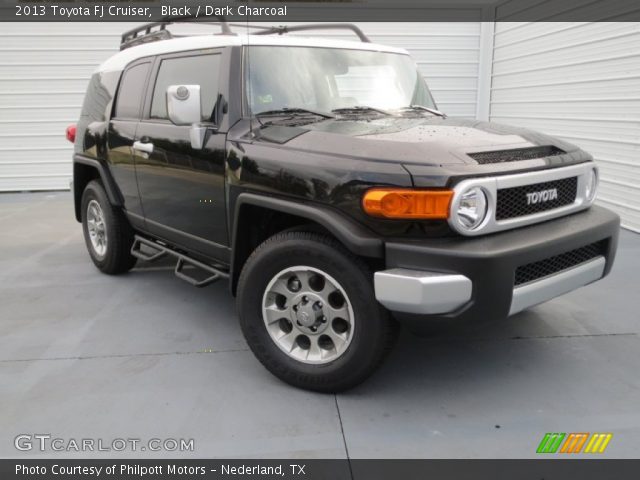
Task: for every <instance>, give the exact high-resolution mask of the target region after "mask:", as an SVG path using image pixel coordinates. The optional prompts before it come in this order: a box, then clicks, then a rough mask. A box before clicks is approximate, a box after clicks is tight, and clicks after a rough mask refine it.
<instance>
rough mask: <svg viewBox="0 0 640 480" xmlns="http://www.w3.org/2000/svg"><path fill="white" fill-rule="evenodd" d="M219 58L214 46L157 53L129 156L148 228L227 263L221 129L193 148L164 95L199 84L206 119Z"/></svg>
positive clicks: (210, 114) (210, 110) (204, 120)
mask: <svg viewBox="0 0 640 480" xmlns="http://www.w3.org/2000/svg"><path fill="white" fill-rule="evenodd" d="M220 59H221V54H220V52H219V51H215V50H213V51H212V50H207V51H206V52H195V53H194V52H185V53H182V54H180V55H175V54H174V55H167V56H164V57H159V58H158V60H157V61H156V64H155V67H154V73H153V74H152V77H151V80H150V82H149V85H150V87H149V88H150V92H149V97H148V100H147V102H146V103H147V105H146V107H145V110H146V111H145V112H144V115H143V119H142V121H141V122H140V124H139V125H138V128H137V132H136V144H135V145H134V155H135V164H136V174H137V179H138V188H139V191H140V199H141V201H142V208H143V211H144V217H145V222H146V228H147V230H148V231H149V232H150V233H152V234H154V235H157V236H159V237H161V238H164V239H166V240H168V241H169V242H175V243H178V244H180V245H181V246H184V247H187V248H189V249H191V250H194V251H196V252H199V253H202V254H204V255H206V256H209V257H213V258H215V259H218V260H220V261H223V262H225V263H227V261H228V257H229V253H228V252H229V250H228V245H229V241H228V236H227V221H226V208H225V186H224V172H225V170H224V165H225V134H223V133H217V132H216V131H215V129H213V128H212V129H210V130H209V131H208V133H207V136H206V139H205V145H204V148H202V149H201V150H197V149H194V148H192V147H191V141H190V137H189V130H190V127H189V126H177V125H174V124H173V123H171V122H170V121H169V119H168V114H167V96H166V92H167V87H169V86H170V85H200V92H201V109H202V124H204V125H206V124H207V123H211V122H212V120H213V112H214V108H215V102H216V100H217V98H218V93H219V92H218V90H219V89H218V85H219V73H220V68H219V66H220ZM211 126H212V127H213V124H212V123H211Z"/></svg>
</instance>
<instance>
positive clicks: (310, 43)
mask: <svg viewBox="0 0 640 480" xmlns="http://www.w3.org/2000/svg"><path fill="white" fill-rule="evenodd" d="M240 45H277V46H285V47H326V48H342V49H349V50H369V51H376V52H389V53H399V54H403V55H409V52H407V51H406V50H405V49H403V48H394V47H389V46H386V45H378V44H375V43H367V42H352V41H345V40H330V39H325V38H318V37H316V38H310V37H299V36H288V35H286V36H280V35H246V34H240V35H198V36H190V37H182V38H174V39H171V40H160V41H156V42H150V43H146V44H143V45H138V46H136V47H130V48H127V49H125V50H123V51H121V52H119V53H116V54H115V55H114V56H112V57H111V58H109V59H108V60H106V61H105V62H103V63H102V64H101V65H100V66H99V67H98V68H97V69H96V72H113V71H120V70H123V69H124V68H125V67H126V66H127V65H128V64H129V63H131V62H132V61H134V60H137V59H138V58H142V57H148V56H152V55H161V54H165V53H173V52H183V51H188V50H200V49H203V48H216V47H229V46H240Z"/></svg>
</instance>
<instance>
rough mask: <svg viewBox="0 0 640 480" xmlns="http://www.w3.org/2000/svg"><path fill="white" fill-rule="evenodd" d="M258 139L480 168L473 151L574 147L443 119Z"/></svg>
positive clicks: (338, 126)
mask: <svg viewBox="0 0 640 480" xmlns="http://www.w3.org/2000/svg"><path fill="white" fill-rule="evenodd" d="M258 138H259V139H261V140H262V141H265V142H271V143H278V144H280V145H281V146H282V147H285V148H287V147H288V148H291V149H299V150H303V151H305V152H310V153H322V154H329V155H331V154H333V155H336V156H348V157H351V158H358V159H362V160H374V161H376V160H377V161H390V162H397V163H402V164H405V165H407V167H408V168H410V166H411V165H420V166H445V165H456V164H457V165H465V164H467V165H469V164H470V165H478V163H479V162H478V161H476V160H474V158H472V157H471V156H469V154H470V153H480V152H494V151H501V150H511V149H527V148H534V147H543V146H544V147H556V148H557V149H561V150H563V151H564V152H567V153H568V152H571V151H575V150H578V148H577V147H576V146H574V145H571V144H568V143H566V142H563V141H560V140H558V139H556V138H553V137H550V136H548V135H544V134H541V133H538V132H535V131H532V130H528V129H524V128H517V127H510V126H506V125H500V124H495V123H489V122H479V121H473V120H462V119H455V118H445V119H443V118H441V117H422V116H420V117H417V118H416V117H383V118H376V119H371V120H366V119H364V118H362V119H357V120H351V119H339V118H337V119H328V120H324V121H321V122H318V123H313V124H311V125H304V126H291V127H290V126H283V125H268V126H265V127H263V128H261V129H260V133H259V137H258Z"/></svg>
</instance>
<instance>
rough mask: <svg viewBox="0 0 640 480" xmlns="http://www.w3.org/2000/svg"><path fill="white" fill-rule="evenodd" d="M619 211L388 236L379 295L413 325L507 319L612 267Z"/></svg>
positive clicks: (379, 274)
mask: <svg viewBox="0 0 640 480" xmlns="http://www.w3.org/2000/svg"><path fill="white" fill-rule="evenodd" d="M619 228H620V219H619V217H618V216H617V215H616V214H614V213H612V212H610V211H609V210H606V209H604V208H601V207H596V206H594V207H591V208H590V209H589V210H587V211H584V212H580V213H576V214H573V215H569V216H566V217H562V218H559V219H556V220H551V221H548V222H544V223H541V224H537V225H533V226H530V227H525V228H519V229H516V230H511V231H508V232H503V233H497V234H493V235H487V236H484V237H477V238H464V237H455V238H439V239H430V240H424V241H419V242H418V241H415V242H402V243H399V242H388V243H387V244H386V246H385V250H386V267H387V270H384V271H380V272H376V274H375V277H374V280H375V292H376V298H377V299H378V301H379V302H380V303H381V304H382V305H384V306H385V307H387V308H388V309H389V310H391V311H392V312H394V313H396V317H397V318H399V319H400V320H405V322H406V323H409V324H410V326H414V327H415V326H416V325H417V326H419V324H420V323H421V322H424V320H425V317H427V318H434V319H436V318H440V319H448V320H453V319H460V320H464V319H469V320H471V319H473V320H474V321H476V320H478V319H492V318H504V317H506V316H508V315H512V314H514V313H517V312H519V311H522V310H524V309H526V308H528V307H530V306H533V305H537V304H539V303H542V302H545V301H547V300H550V299H552V298H554V297H556V296H558V295H562V294H564V293H567V292H570V291H572V290H574V289H576V288H579V287H581V286H583V285H587V284H589V283H591V282H594V281H596V280H598V279H600V278H602V277H604V276H605V275H607V274H608V273H609V271H610V270H611V266H612V264H613V260H614V256H615V252H616V247H617V243H618V230H619ZM591 244H598V246H599V247H598V248H599V251H598V252H599V253H598V255H596V256H593V257H592V258H589V259H588V260H587V261H584V262H580V263H578V264H576V265H572V266H571V267H569V268H566V269H562V270H559V271H556V272H554V273H552V274H548V275H541V276H540V277H539V278H536V279H535V280H532V281H528V282H525V283H519V284H518V285H516V284H515V283H516V270H517V269H518V267H521V266H526V265H529V264H536V262H541V261H545V260H546V259H553V258H555V257H557V256H561V255H563V254H566V253H567V252H571V251H574V250H576V249H581V248H582V247H585V246H588V245H591Z"/></svg>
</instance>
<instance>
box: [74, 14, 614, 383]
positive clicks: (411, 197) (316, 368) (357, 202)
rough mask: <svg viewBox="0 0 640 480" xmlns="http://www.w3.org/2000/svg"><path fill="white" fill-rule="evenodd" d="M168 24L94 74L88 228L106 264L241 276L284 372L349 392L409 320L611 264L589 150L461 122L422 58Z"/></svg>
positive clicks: (265, 343)
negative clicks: (434, 93) (167, 261)
mask: <svg viewBox="0 0 640 480" xmlns="http://www.w3.org/2000/svg"><path fill="white" fill-rule="evenodd" d="M167 24H168V23H167V22H162V23H155V24H148V25H144V26H142V27H141V28H137V29H135V30H132V31H130V32H127V33H125V34H124V35H123V38H122V46H121V50H122V51H121V52H120V53H118V54H116V55H115V56H113V57H112V58H110V59H109V60H107V61H106V62H105V63H103V64H102V65H101V66H100V67H99V68H98V69H97V71H96V72H95V73H94V75H93V76H92V78H91V81H90V84H89V87H88V90H87V94H86V98H85V101H84V105H83V107H82V115H81V118H80V120H79V122H78V124H77V127H76V126H71V127H69V128H68V130H67V136H68V137H69V139H70V140H72V141H75V154H74V169H73V174H74V183H73V191H74V199H75V212H76V218H77V219H78V221H81V222H82V225H83V230H84V236H85V240H86V245H87V248H88V250H89V254H90V256H91V259H92V260H93V262H94V263H95V264H96V266H97V267H98V268H99V269H100V270H101V271H103V272H105V273H109V274H117V273H122V272H126V271H128V270H129V269H131V268H132V267H133V266H134V264H135V263H136V260H137V259H142V260H149V261H150V260H155V259H157V258H160V257H170V258H173V259H174V260H175V262H176V267H175V273H176V275H178V276H179V277H181V278H182V279H184V280H187V281H188V282H190V283H192V284H193V285H195V286H198V287H201V286H205V285H208V284H210V283H212V282H214V281H216V280H219V279H227V280H228V281H229V287H230V290H231V293H232V294H233V295H236V296H237V307H238V312H239V316H240V323H241V326H242V330H243V332H244V335H245V338H246V340H247V343H248V344H249V346H250V347H251V349H252V350H253V352H254V353H255V355H256V357H257V358H258V359H259V360H260V361H261V362H262V363H263V364H264V365H265V367H266V368H268V369H269V370H270V371H271V372H272V373H273V374H275V375H276V376H278V377H279V378H281V379H283V380H284V381H286V382H289V383H291V384H293V385H296V386H300V387H303V388H308V389H312V390H318V391H338V390H342V389H346V388H349V387H352V386H354V385H356V384H357V383H359V382H361V381H362V380H364V379H365V378H366V377H367V376H368V375H370V374H371V373H372V371H373V370H374V369H375V368H376V367H377V366H378V365H379V364H380V363H381V361H382V360H383V358H384V356H385V354H386V353H387V352H388V350H389V349H390V347H391V346H392V344H393V341H394V339H395V337H396V334H397V331H398V328H397V325H398V322H402V323H404V324H406V325H408V326H409V327H410V328H411V329H413V330H416V331H420V330H423V329H425V328H428V327H429V326H431V325H433V324H434V323H435V322H440V323H442V322H445V323H450V324H460V323H461V322H464V321H466V320H470V321H472V322H476V323H477V322H480V321H482V320H483V319H495V318H504V317H506V316H508V315H511V314H514V313H517V312H520V311H522V310H524V309H526V308H528V307H530V306H533V305H536V304H538V303H541V302H544V301H546V300H549V299H551V298H553V297H555V296H557V295H561V294H563V293H566V292H569V291H571V290H573V289H575V288H578V287H580V286H583V285H586V284H588V283H591V282H594V281H596V280H598V279H600V278H602V277H604V276H605V275H606V274H607V273H608V272H609V270H610V269H611V265H612V262H613V258H614V254H615V250H616V245H617V234H618V228H619V219H618V217H617V216H616V215H615V214H613V213H611V212H609V211H607V210H605V209H603V208H600V207H596V206H591V205H592V203H593V200H594V197H595V194H596V187H597V182H598V173H597V168H596V165H595V164H594V162H593V159H592V157H591V156H590V155H589V154H587V153H585V152H584V151H582V150H580V149H579V148H578V147H576V146H574V145H571V144H568V143H566V142H564V141H561V140H558V139H556V138H552V137H549V136H546V135H542V134H540V133H536V132H532V131H529V130H525V129H521V128H512V127H507V126H503V125H496V124H492V123H486V122H478V121H467V120H459V119H453V118H447V117H446V116H445V115H444V114H443V113H442V112H440V111H438V110H437V108H436V105H435V103H434V101H433V99H432V97H431V94H430V92H429V90H428V88H427V86H426V84H425V83H424V80H423V78H422V76H421V75H420V74H419V73H418V71H417V68H416V66H415V63H414V62H413V60H412V59H411V57H410V56H409V55H408V53H407V52H406V51H404V50H401V49H397V48H391V47H386V46H383V45H374V44H372V43H370V42H369V41H368V39H367V37H366V36H365V35H364V34H363V33H362V32H361V31H360V30H359V29H358V28H357V27H355V26H353V25H343V28H347V29H350V30H352V31H353V32H355V33H356V34H358V36H359V37H360V41H359V42H345V41H331V40H324V39H313V38H302V37H297V36H288V35H282V34H283V33H287V32H288V31H291V30H294V29H305V28H312V27H311V26H309V27H304V26H298V27H294V28H291V29H288V30H287V29H286V28H284V27H283V28H274V29H266V28H261V27H256V28H255V30H254V33H253V34H244V35H238V34H236V33H234V32H231V30H230V28H229V26H228V25H226V24H225V23H223V22H221V23H220V25H222V34H218V35H207V36H191V37H181V38H172V34H171V33H170V32H169V30H168V29H167V28H166V27H167ZM313 27H316V28H317V25H316V26H313ZM334 27H335V25H334ZM278 34H280V35H278Z"/></svg>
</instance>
